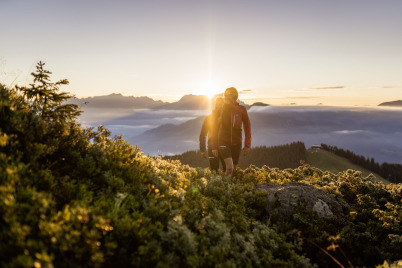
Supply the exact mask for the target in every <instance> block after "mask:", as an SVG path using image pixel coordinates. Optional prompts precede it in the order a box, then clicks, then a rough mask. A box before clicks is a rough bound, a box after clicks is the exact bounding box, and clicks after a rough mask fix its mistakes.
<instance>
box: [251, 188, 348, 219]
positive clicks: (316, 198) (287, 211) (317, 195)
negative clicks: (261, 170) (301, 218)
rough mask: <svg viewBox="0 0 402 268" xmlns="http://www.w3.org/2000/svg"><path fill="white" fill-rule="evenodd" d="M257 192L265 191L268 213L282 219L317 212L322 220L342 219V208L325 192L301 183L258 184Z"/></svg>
mask: <svg viewBox="0 0 402 268" xmlns="http://www.w3.org/2000/svg"><path fill="white" fill-rule="evenodd" d="M255 189H256V190H263V191H266V192H267V193H268V195H267V207H266V209H267V211H268V213H269V214H271V215H275V216H278V217H279V218H280V219H285V220H286V219H292V218H293V215H294V214H295V213H300V212H301V211H305V212H306V214H307V212H311V211H315V212H316V214H317V216H318V217H320V218H322V219H327V220H329V219H331V220H333V219H336V220H341V218H342V215H343V213H342V206H341V205H340V204H339V203H338V201H337V200H336V199H335V198H333V197H332V196H331V195H329V194H327V193H326V192H325V191H324V190H321V189H317V188H315V187H314V186H312V185H308V184H304V183H300V182H287V183H284V184H273V183H264V184H257V185H256V186H255Z"/></svg>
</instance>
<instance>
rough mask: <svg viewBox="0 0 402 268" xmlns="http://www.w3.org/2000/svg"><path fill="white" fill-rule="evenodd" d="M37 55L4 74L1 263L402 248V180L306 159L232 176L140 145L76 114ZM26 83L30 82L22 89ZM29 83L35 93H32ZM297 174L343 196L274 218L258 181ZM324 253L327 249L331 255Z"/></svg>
mask: <svg viewBox="0 0 402 268" xmlns="http://www.w3.org/2000/svg"><path fill="white" fill-rule="evenodd" d="M49 74H50V73H49V72H47V71H45V70H43V64H39V65H38V72H37V73H34V74H33V75H34V77H35V78H36V76H38V77H45V78H46V79H43V80H37V81H34V83H33V84H32V85H31V87H30V88H24V87H16V88H15V89H8V88H6V87H5V86H2V85H1V86H0V97H1V98H0V196H1V197H2V198H1V199H0V213H1V215H2V216H1V218H0V266H1V267H54V266H55V267H129V266H132V267H212V266H216V267H314V266H317V265H319V266H323V267H324V266H325V267H327V266H334V267H336V266H338V264H336V262H335V261H334V260H336V261H337V262H339V263H340V264H341V265H347V264H348V263H349V262H350V263H351V264H353V265H355V266H371V267H373V266H375V265H378V264H379V265H381V264H383V266H384V267H388V264H389V263H391V264H390V265H394V266H396V265H397V260H399V259H402V256H401V251H400V248H401V247H402V226H401V220H402V185H400V184H398V185H396V184H390V185H388V186H386V185H384V184H381V183H376V182H374V181H373V179H372V178H371V177H367V178H363V177H362V176H361V173H359V172H355V171H352V170H349V171H347V172H344V173H340V174H338V175H334V174H332V173H329V172H323V171H321V170H319V169H316V168H312V167H310V166H308V165H303V166H300V167H297V168H295V169H285V170H280V169H278V168H274V169H271V168H268V167H266V166H264V167H262V168H257V167H255V166H250V167H249V168H247V169H245V170H240V169H238V170H237V171H236V173H235V174H234V175H233V176H232V177H225V176H222V175H220V174H214V173H211V172H210V171H209V169H203V168H197V169H195V168H190V167H189V166H187V165H182V164H180V163H179V162H178V161H167V160H162V159H161V158H151V157H148V156H144V155H143V154H142V153H141V152H140V151H139V150H138V148H136V147H132V146H130V145H129V144H128V143H127V142H125V141H124V140H122V139H121V137H114V138H111V137H110V132H109V131H108V130H106V129H105V128H103V127H102V126H99V127H98V129H97V130H93V129H83V128H81V126H80V125H79V124H77V123H76V121H75V118H76V116H77V114H79V109H78V107H77V106H63V105H62V102H60V101H59V100H60V98H61V97H67V94H61V95H58V94H59V93H57V91H58V89H59V86H60V85H62V84H57V83H55V84H52V83H50V81H49V77H48V75H49ZM28 93H29V94H28ZM31 93H32V94H31ZM288 181H300V182H304V183H307V184H311V185H314V186H315V187H318V188H321V189H323V190H325V191H326V192H327V193H329V194H331V195H332V196H333V197H335V198H336V199H337V200H338V202H339V203H340V204H341V205H342V208H343V211H344V220H343V221H342V222H337V223H331V222H326V221H324V220H323V219H320V218H319V217H318V215H317V214H314V213H313V212H312V211H306V210H303V206H302V205H301V206H300V212H299V213H297V214H295V215H293V217H292V218H291V219H288V220H286V221H282V222H279V221H273V220H271V218H270V215H269V214H268V213H267V212H266V210H265V202H266V193H265V192H263V191H256V190H255V189H254V185H255V184H257V183H265V182H270V183H279V184H281V183H284V182H288ZM330 256H331V257H330Z"/></svg>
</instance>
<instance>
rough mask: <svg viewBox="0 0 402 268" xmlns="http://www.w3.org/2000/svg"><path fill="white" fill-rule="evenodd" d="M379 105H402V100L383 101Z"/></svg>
mask: <svg viewBox="0 0 402 268" xmlns="http://www.w3.org/2000/svg"><path fill="white" fill-rule="evenodd" d="M378 106H391V107H402V100H397V101H389V102H383V103H381V104H379V105H378Z"/></svg>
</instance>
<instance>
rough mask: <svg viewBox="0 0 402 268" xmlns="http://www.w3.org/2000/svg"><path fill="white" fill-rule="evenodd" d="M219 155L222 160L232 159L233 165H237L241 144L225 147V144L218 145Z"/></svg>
mask: <svg viewBox="0 0 402 268" xmlns="http://www.w3.org/2000/svg"><path fill="white" fill-rule="evenodd" d="M218 149H219V154H220V155H221V156H222V158H223V159H226V158H230V157H231V158H232V159H233V164H234V165H237V164H238V163H239V157H240V152H241V144H237V145H227V144H219V148H218Z"/></svg>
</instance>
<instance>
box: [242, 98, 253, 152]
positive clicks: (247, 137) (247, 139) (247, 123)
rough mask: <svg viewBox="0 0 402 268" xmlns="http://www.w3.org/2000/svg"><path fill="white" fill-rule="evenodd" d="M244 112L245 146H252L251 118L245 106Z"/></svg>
mask: <svg viewBox="0 0 402 268" xmlns="http://www.w3.org/2000/svg"><path fill="white" fill-rule="evenodd" d="M243 108H244V109H243V113H242V120H243V127H244V135H245V138H244V147H247V148H250V147H251V124H250V118H249V117H248V113H247V109H246V107H244V106H243Z"/></svg>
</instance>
